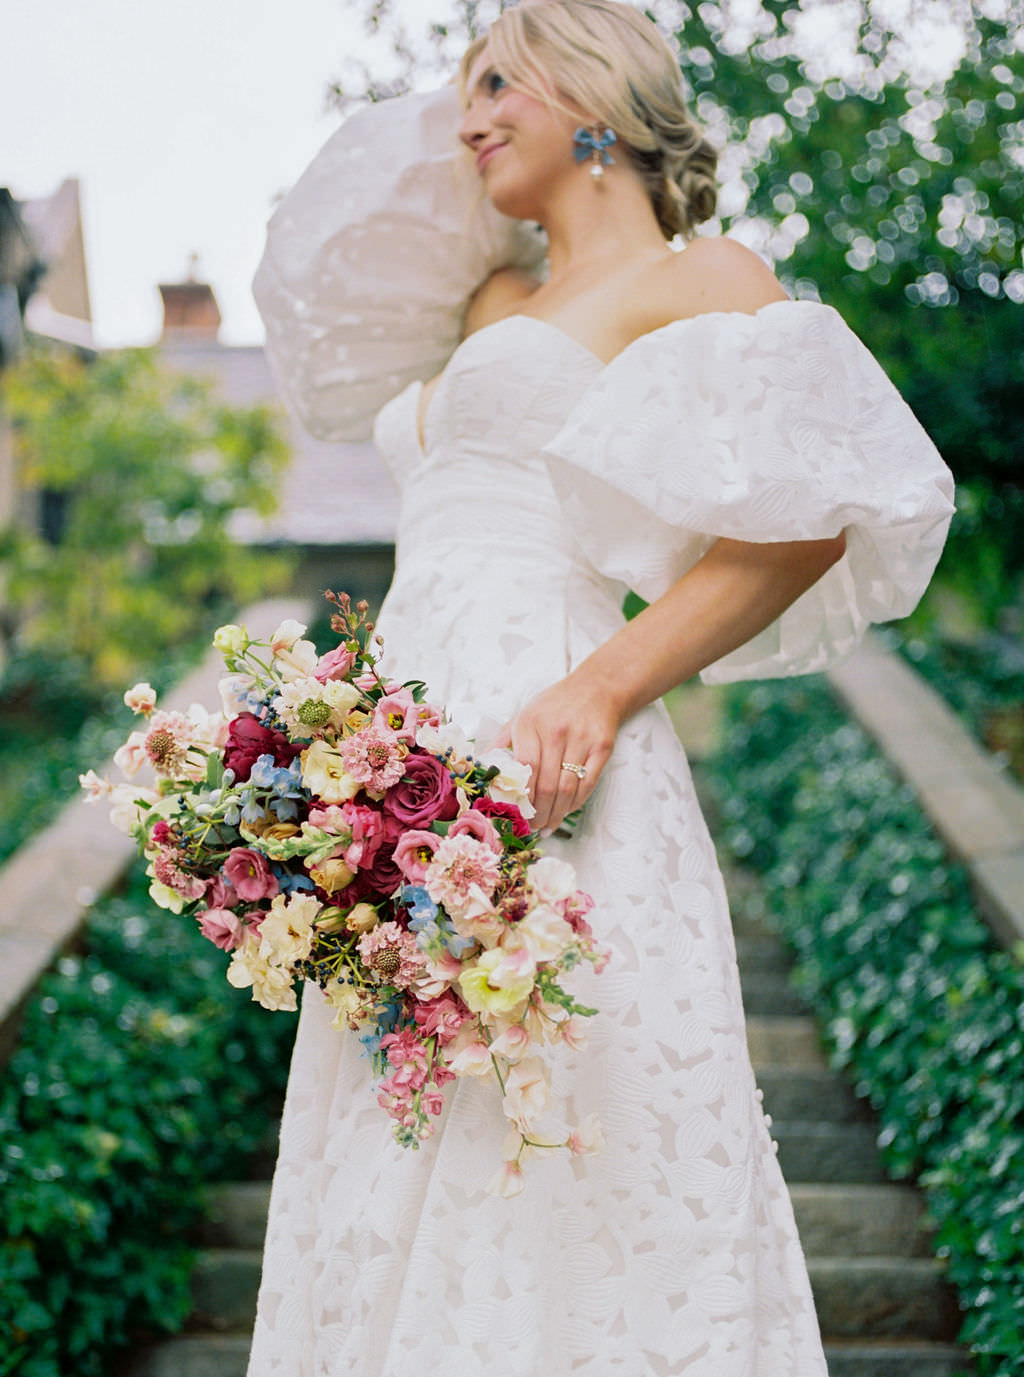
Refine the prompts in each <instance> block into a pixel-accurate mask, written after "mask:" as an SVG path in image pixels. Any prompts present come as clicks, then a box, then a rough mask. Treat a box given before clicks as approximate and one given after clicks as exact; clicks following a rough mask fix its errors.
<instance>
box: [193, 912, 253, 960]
mask: <svg viewBox="0 0 1024 1377" xmlns="http://www.w3.org/2000/svg"><path fill="white" fill-rule="evenodd" d="M199 931H200V932H201V933H202V934H203V936H204V937H206V938H208V939H209V941H211V942H212V943H213V945H214V946H215V947H220V949H221V951H234V949H235V948H236V947H237V946H239V945H240V943H241V941H242V938H243V936H244V935H245V933H246V931H247V928H246V925H245V923H243V922H242V920H241V918H238V917H236V915H235V914H233V913H231V912H230V911H229V910H228V909H226V908H208V909H206V911H205V912H204V913H201V914H200V915H199Z"/></svg>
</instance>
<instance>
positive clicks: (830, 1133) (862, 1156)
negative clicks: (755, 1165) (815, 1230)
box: [771, 1122, 886, 1185]
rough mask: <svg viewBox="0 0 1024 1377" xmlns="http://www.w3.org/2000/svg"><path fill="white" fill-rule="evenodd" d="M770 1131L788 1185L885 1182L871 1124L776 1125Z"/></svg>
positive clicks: (776, 1123)
mask: <svg viewBox="0 0 1024 1377" xmlns="http://www.w3.org/2000/svg"><path fill="white" fill-rule="evenodd" d="M771 1132H772V1137H773V1138H774V1139H775V1141H776V1142H777V1143H778V1145H779V1165H780V1166H781V1167H782V1174H783V1176H784V1177H785V1178H786V1181H787V1182H789V1183H790V1184H792V1183H794V1182H816V1183H824V1182H832V1183H836V1184H839V1183H842V1184H847V1185H873V1184H875V1183H881V1182H884V1181H885V1179H886V1177H885V1172H884V1171H883V1170H882V1164H881V1160H880V1158H879V1155H878V1143H877V1139H876V1136H875V1128H874V1126H873V1125H872V1124H830V1123H811V1124H801V1123H778V1122H775V1123H773V1125H772V1130H771Z"/></svg>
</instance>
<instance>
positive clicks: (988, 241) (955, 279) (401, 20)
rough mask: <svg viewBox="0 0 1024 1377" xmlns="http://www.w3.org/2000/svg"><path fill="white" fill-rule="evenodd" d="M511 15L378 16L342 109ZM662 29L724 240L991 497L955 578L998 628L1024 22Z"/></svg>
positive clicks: (882, 14) (704, 17)
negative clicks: (806, 310) (820, 317)
mask: <svg viewBox="0 0 1024 1377" xmlns="http://www.w3.org/2000/svg"><path fill="white" fill-rule="evenodd" d="M534 2H535V3H537V2H539V3H543V0H534ZM502 7H503V6H501V5H500V4H499V3H498V0H491V2H490V3H476V2H475V0H460V3H457V4H455V3H451V0H449V3H447V4H444V3H442V4H440V5H436V6H434V7H432V11H431V18H430V21H429V23H427V24H426V25H424V23H423V20H422V10H419V11H418V12H417V9H416V8H414V7H411V6H409V5H406V4H404V3H403V0H373V3H370V4H368V6H367V12H366V17H367V27H368V30H369V31H370V32H371V33H374V34H376V35H377V39H378V41H379V42H380V45H381V46H380V51H379V54H378V56H377V58H376V59H372V61H373V62H374V64H375V65H374V66H373V67H372V70H371V68H370V67H368V66H367V65H366V64H365V63H364V64H363V66H362V68H361V69H360V70H356V69H355V68H353V69H351V70H350V71H349V73H348V74H347V75H346V76H345V78H344V79H343V80H342V81H341V82H339V83H338V84H337V86H336V87H335V93H336V95H338V96H340V97H341V98H342V99H343V100H350V99H355V98H358V97H369V98H371V99H379V98H381V97H383V96H386V95H390V94H394V93H395V92H396V91H399V90H403V89H408V87H409V86H410V85H411V84H412V83H413V81H421V80H423V79H424V78H425V77H427V76H428V75H432V74H436V75H440V74H441V73H443V72H445V71H450V70H451V67H452V65H453V63H454V62H455V60H456V58H457V55H458V53H459V51H460V50H461V49H462V48H463V47H464V46H465V44H466V42H467V40H468V38H469V36H470V35H472V34H474V33H476V32H478V31H480V30H481V29H483V28H486V25H487V24H488V23H490V21H491V20H492V19H493V18H494V17H495V15H496V14H497V13H498V11H499V10H500V8H502ZM648 13H649V14H650V15H651V17H652V18H653V19H655V20H656V21H657V22H658V23H659V25H660V26H661V28H662V30H663V32H665V33H666V34H667V35H669V36H673V37H674V39H675V42H676V44H677V46H678V49H679V54H680V64H681V67H682V71H683V75H684V78H685V81H686V83H687V84H688V86H689V89H690V93H691V97H692V101H693V105H694V107H695V110H696V113H697V114H698V116H699V117H700V118H701V119H702V121H703V122H704V123H705V125H706V126H707V127H708V129H709V131H710V133H711V135H712V137H713V138H714V139H715V141H716V142H717V143H718V145H719V147H721V148H722V150H723V156H722V163H721V171H722V182H723V186H722V195H721V200H720V216H719V218H718V220H717V221H716V222H714V223H713V224H712V225H711V226H709V227H708V228H709V229H710V231H711V232H715V231H716V230H718V229H724V230H727V231H728V232H729V233H731V234H732V235H733V236H735V237H736V238H739V239H741V240H743V241H744V242H746V243H749V244H750V245H751V246H752V247H754V248H756V249H758V250H759V251H761V252H762V253H764V254H765V255H766V256H768V257H769V258H770V259H772V260H774V262H775V265H776V269H777V271H778V272H779V275H780V276H781V277H782V279H783V281H784V283H785V284H786V286H787V287H788V288H789V289H790V291H791V292H793V294H794V295H796V296H801V297H811V298H818V299H821V300H823V301H825V302H827V303H829V304H830V305H834V306H835V307H836V308H837V309H838V310H839V311H840V312H841V314H842V315H843V316H844V318H845V319H846V320H847V321H848V322H849V324H850V325H851V326H852V327H853V329H854V330H856V331H857V333H858V334H860V335H861V337H862V338H863V339H864V340H865V341H866V342H867V343H868V344H869V345H870V347H871V349H872V351H873V352H874V353H875V354H876V355H877V357H878V358H879V359H880V361H881V362H882V364H883V366H884V367H885V368H886V370H887V372H888V373H889V374H890V376H891V377H892V378H893V380H894V381H895V382H896V384H897V386H898V387H899V388H900V390H901V392H902V393H903V395H904V397H905V398H906V399H907V401H908V402H909V403H910V405H911V406H912V407H913V408H914V410H915V411H916V412H917V414H918V415H919V416H920V418H921V420H922V421H923V422H924V424H925V425H926V426H927V427H928V429H929V431H930V433H931V434H932V436H933V437H934V439H935V441H936V443H937V444H938V446H939V448H940V449H941V450H942V452H943V454H944V455H945V456H946V458H947V460H948V461H949V463H950V466H951V467H952V468H953V470H954V472H955V473H956V475H957V478H958V479H959V480H960V481H961V482H964V481H966V482H969V483H970V484H971V486H970V487H969V488H968V489H966V490H965V492H964V494H963V497H962V503H961V505H962V507H963V511H962V514H961V516H960V517H959V518H958V521H957V523H956V531H955V535H954V540H953V544H952V546H951V552H950V554H951V557H950V559H948V560H947V566H948V565H950V564H952V563H956V564H957V565H958V566H959V569H960V572H961V574H962V578H963V580H964V582H965V583H967V584H969V585H970V586H971V587H972V589H973V590H974V592H975V593H980V596H981V601H982V603H983V604H984V605H985V607H984V610H985V611H986V612H987V613H989V614H990V615H991V614H993V613H994V612H995V610H996V608H997V607H998V605H999V604H1000V603H1001V602H1005V601H1006V600H1007V599H1008V598H1011V597H1012V593H1011V591H1010V589H1008V587H1007V581H1006V574H1007V572H1008V571H1009V572H1011V574H1012V575H1013V576H1014V577H1016V578H1018V579H1019V578H1020V576H1021V575H1022V573H1024V260H1022V249H1024V4H1022V3H1021V0H945V3H943V0H930V2H929V3H923V0H844V3H843V4H841V5H839V4H830V3H824V0H802V3H800V2H799V0H704V2H703V3H698V4H693V5H688V4H683V3H675V2H674V0H652V6H651V8H650V9H649V10H648ZM979 536H982V537H983V538H981V539H979V538H978V537H979Z"/></svg>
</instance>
